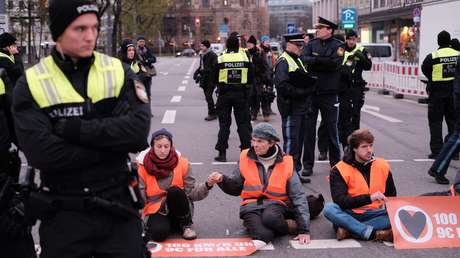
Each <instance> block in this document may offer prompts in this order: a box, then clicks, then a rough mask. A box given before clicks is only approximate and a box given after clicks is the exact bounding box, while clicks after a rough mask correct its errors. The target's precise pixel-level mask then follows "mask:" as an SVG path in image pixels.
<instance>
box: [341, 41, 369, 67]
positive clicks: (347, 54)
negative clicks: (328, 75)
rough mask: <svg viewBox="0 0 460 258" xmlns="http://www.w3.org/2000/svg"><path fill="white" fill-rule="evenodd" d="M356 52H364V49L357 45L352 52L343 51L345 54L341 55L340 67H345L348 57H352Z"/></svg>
mask: <svg viewBox="0 0 460 258" xmlns="http://www.w3.org/2000/svg"><path fill="white" fill-rule="evenodd" d="M358 50H359V51H361V52H362V51H363V50H364V47H363V46H358V45H357V46H356V47H355V48H354V49H353V50H352V51H345V53H344V55H343V61H342V65H345V64H346V63H347V62H348V58H349V57H350V56H352V55H354V54H355V53H356V51H358ZM351 72H352V73H355V68H353V70H352V71H351Z"/></svg>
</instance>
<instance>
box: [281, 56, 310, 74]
mask: <svg viewBox="0 0 460 258" xmlns="http://www.w3.org/2000/svg"><path fill="white" fill-rule="evenodd" d="M279 58H280V59H281V58H283V59H284V60H286V62H287V63H288V66H289V72H290V73H293V72H295V71H297V70H298V69H302V70H303V71H304V72H305V73H307V68H305V66H304V65H303V63H302V61H301V60H300V59H299V58H297V60H298V61H299V64H300V67H299V65H298V64H297V63H296V61H295V60H294V58H292V57H291V56H290V55H289V54H288V53H287V52H286V51H284V52H283V54H282V55H281V56H280V57H279Z"/></svg>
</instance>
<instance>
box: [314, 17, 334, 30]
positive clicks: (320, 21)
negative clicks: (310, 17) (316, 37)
mask: <svg viewBox="0 0 460 258" xmlns="http://www.w3.org/2000/svg"><path fill="white" fill-rule="evenodd" d="M317 27H328V28H331V29H333V30H336V29H337V28H338V26H337V24H335V23H333V22H331V21H329V20H326V19H324V18H323V17H321V16H318V23H316V24H315V28H317Z"/></svg>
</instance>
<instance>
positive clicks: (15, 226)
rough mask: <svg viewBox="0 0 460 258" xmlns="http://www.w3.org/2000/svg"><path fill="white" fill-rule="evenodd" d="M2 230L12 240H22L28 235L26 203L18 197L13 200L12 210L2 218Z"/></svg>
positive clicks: (0, 224) (0, 221)
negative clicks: (25, 213)
mask: <svg viewBox="0 0 460 258" xmlns="http://www.w3.org/2000/svg"><path fill="white" fill-rule="evenodd" d="M0 228H1V229H2V231H4V232H5V234H6V235H7V236H8V237H11V238H20V237H24V236H25V235H26V234H28V232H29V227H28V226H27V223H26V219H25V216H24V203H23V202H22V201H20V200H19V199H18V198H17V197H14V198H13V199H12V200H11V205H10V208H9V209H8V210H7V211H6V212H5V213H3V214H2V215H1V216H0Z"/></svg>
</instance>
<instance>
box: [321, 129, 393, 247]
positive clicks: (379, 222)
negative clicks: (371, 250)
mask: <svg viewBox="0 0 460 258" xmlns="http://www.w3.org/2000/svg"><path fill="white" fill-rule="evenodd" d="M348 144H349V147H348V149H347V150H346V152H345V155H344V157H343V159H342V161H340V162H339V163H337V164H336V165H335V166H334V167H333V168H332V170H331V174H330V186H331V196H332V200H333V201H334V202H333V203H327V204H326V207H325V208H324V216H325V217H326V218H327V219H328V220H330V221H331V222H332V223H333V224H334V228H337V240H343V239H346V238H350V237H351V236H353V237H357V238H360V239H363V240H371V239H373V240H377V241H390V242H391V241H393V234H392V232H391V225H390V220H389V219H388V214H387V211H386V208H385V202H386V200H387V196H396V187H395V185H394V182H393V176H392V175H391V171H390V165H389V164H388V162H387V161H386V160H384V159H383V158H375V157H374V147H373V144H374V136H373V135H372V134H371V132H370V131H369V130H368V129H359V130H356V131H354V132H353V133H352V134H351V135H350V136H349V137H348Z"/></svg>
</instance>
